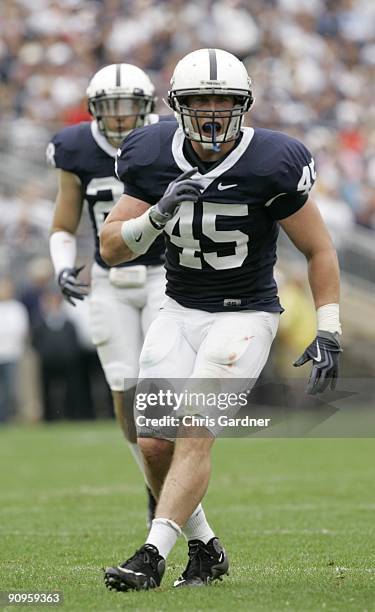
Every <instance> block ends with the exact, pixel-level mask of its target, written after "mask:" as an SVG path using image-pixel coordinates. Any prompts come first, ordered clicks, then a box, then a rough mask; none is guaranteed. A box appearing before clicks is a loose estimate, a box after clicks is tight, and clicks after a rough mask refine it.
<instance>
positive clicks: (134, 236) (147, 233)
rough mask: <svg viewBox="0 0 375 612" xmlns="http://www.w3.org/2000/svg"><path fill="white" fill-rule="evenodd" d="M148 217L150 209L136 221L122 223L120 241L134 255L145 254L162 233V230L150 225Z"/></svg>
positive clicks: (130, 220)
mask: <svg viewBox="0 0 375 612" xmlns="http://www.w3.org/2000/svg"><path fill="white" fill-rule="evenodd" d="M149 215H150V209H149V210H146V211H145V212H144V213H143V215H141V216H140V217H137V218H136V219H129V220H128V221H124V223H123V224H122V226H121V236H122V239H123V241H124V242H125V244H126V245H127V246H128V247H129V249H130V250H131V251H132V253H134V254H135V255H143V253H146V251H148V249H149V248H150V246H151V245H152V243H153V242H154V240H155V239H156V238H157V237H158V236H159V234H160V233H161V232H162V231H163V228H159V229H158V228H156V227H155V226H154V225H153V224H152V223H151V221H150V216H149Z"/></svg>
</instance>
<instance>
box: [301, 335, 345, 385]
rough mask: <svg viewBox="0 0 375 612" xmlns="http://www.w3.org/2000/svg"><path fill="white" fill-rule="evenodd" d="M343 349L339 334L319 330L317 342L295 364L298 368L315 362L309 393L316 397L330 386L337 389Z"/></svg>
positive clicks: (309, 383) (313, 342)
mask: <svg viewBox="0 0 375 612" xmlns="http://www.w3.org/2000/svg"><path fill="white" fill-rule="evenodd" d="M340 353H342V348H341V344H340V336H339V334H338V333H334V334H332V333H331V332H328V331H320V330H318V332H317V335H316V338H315V340H313V341H312V343H311V344H310V345H309V346H308V347H307V349H305V351H304V353H303V354H302V355H301V357H299V359H297V361H295V362H294V363H293V365H294V366H295V367H296V368H299V366H301V365H303V364H304V363H307V362H308V361H310V359H311V361H312V362H313V366H312V370H311V374H310V379H309V382H308V385H307V393H310V394H311V395H315V393H321V392H322V391H325V390H326V389H327V387H328V385H329V384H330V386H331V389H332V390H333V389H335V387H336V383H337V377H338V374H339V359H340Z"/></svg>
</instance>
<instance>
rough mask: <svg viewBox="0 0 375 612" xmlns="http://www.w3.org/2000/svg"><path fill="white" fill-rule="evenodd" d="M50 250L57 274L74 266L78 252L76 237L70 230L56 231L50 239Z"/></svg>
mask: <svg viewBox="0 0 375 612" xmlns="http://www.w3.org/2000/svg"><path fill="white" fill-rule="evenodd" d="M49 251H50V254H51V259H52V263H53V267H54V269H55V274H56V276H58V275H59V274H60V272H61V270H64V268H74V263H75V260H76V254H77V241H76V237H75V236H74V235H73V234H70V233H69V232H63V231H60V232H54V233H53V234H52V236H51V237H50V239H49Z"/></svg>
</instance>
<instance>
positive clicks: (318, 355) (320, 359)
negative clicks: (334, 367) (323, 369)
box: [312, 342, 322, 363]
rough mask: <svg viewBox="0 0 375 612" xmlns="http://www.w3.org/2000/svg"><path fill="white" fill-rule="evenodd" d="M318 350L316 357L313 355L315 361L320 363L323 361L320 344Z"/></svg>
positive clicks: (317, 344) (317, 346) (317, 345)
mask: <svg viewBox="0 0 375 612" xmlns="http://www.w3.org/2000/svg"><path fill="white" fill-rule="evenodd" d="M316 348H317V352H316V357H314V355H312V358H313V360H314V361H317V362H318V363H319V362H320V361H322V355H321V353H320V346H319V342H317V343H316Z"/></svg>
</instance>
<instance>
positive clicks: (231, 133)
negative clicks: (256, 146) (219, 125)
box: [168, 49, 253, 150]
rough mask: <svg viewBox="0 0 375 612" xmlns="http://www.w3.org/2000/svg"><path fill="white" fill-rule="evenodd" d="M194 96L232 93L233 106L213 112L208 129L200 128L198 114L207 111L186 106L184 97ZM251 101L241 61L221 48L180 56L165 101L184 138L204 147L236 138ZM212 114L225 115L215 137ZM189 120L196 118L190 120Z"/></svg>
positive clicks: (245, 73)
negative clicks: (223, 125)
mask: <svg viewBox="0 0 375 612" xmlns="http://www.w3.org/2000/svg"><path fill="white" fill-rule="evenodd" d="M196 95H199V96H201V95H211V96H212V95H217V96H233V97H234V100H235V103H234V106H233V108H232V109H230V110H225V111H220V110H219V111H213V112H212V116H211V117H210V118H209V122H207V128H206V129H205V128H204V129H203V130H202V129H201V127H200V124H199V122H198V121H197V120H196V119H197V117H199V116H200V117H202V113H203V112H204V113H205V114H204V116H207V110H206V111H203V109H193V108H191V107H189V106H188V101H187V97H188V96H196ZM252 103H253V95H252V91H251V79H250V77H249V75H248V74H247V70H246V68H245V66H244V65H243V63H242V62H241V61H240V60H239V59H237V57H235V56H234V55H232V54H231V53H228V52H227V51H223V50H222V49H199V50H198V51H193V52H192V53H189V54H188V55H186V56H185V57H183V58H182V59H181V60H180V61H179V62H178V64H177V66H176V68H175V70H174V73H173V76H172V78H171V89H170V91H169V92H168V104H169V106H170V107H171V108H172V110H173V111H174V112H175V115H176V118H177V121H178V122H179V124H180V126H181V127H182V129H183V130H184V133H185V135H186V137H187V138H189V139H190V140H195V141H197V142H201V143H202V144H203V146H204V147H205V148H213V149H214V150H220V144H219V143H223V142H228V141H230V140H235V139H236V138H237V136H238V134H239V132H240V129H241V125H242V122H243V117H244V114H245V113H246V112H247V111H248V110H249V109H250V107H251V105H252ZM215 116H216V117H219V116H220V117H221V118H228V122H227V124H226V128H225V131H224V133H223V134H219V135H217V136H216V124H215ZM192 119H195V121H194V122H193V121H192Z"/></svg>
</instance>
